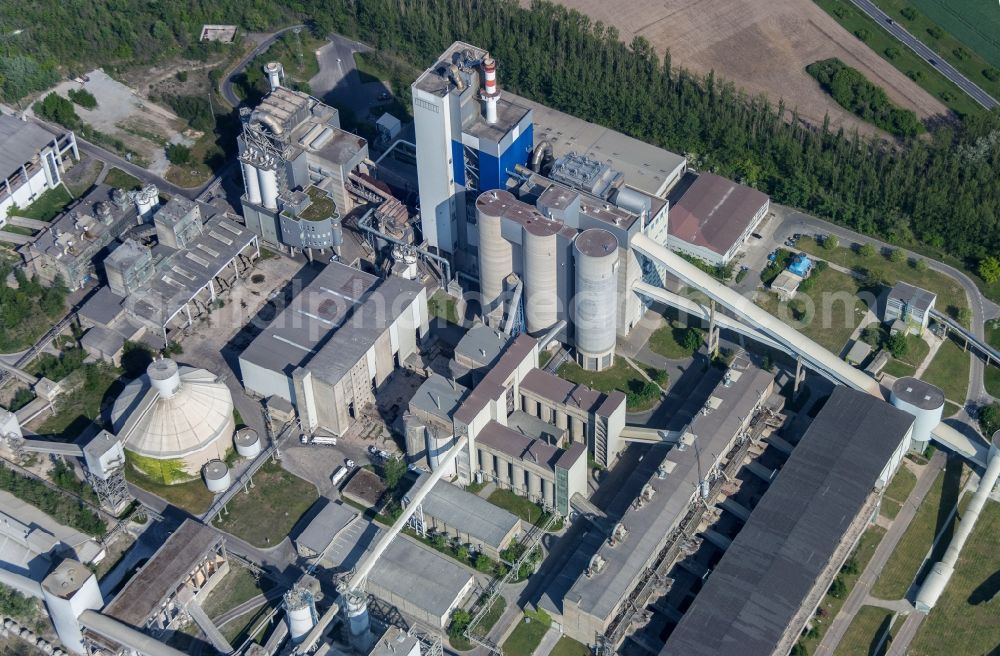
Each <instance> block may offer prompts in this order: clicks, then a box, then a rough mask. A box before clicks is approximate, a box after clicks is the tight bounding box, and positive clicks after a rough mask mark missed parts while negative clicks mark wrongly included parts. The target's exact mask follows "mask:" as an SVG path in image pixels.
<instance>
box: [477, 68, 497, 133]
mask: <svg viewBox="0 0 1000 656" xmlns="http://www.w3.org/2000/svg"><path fill="white" fill-rule="evenodd" d="M483 74H484V76H485V78H486V80H485V83H484V84H483V88H482V91H481V97H482V99H483V105H484V109H485V110H486V122H487V123H489V124H490V125H493V124H495V123H496V122H497V101H499V100H500V92H499V91H498V90H497V62H496V60H495V59H493V57H492V56H490V54H489V53H487V54H486V56H485V57H483Z"/></svg>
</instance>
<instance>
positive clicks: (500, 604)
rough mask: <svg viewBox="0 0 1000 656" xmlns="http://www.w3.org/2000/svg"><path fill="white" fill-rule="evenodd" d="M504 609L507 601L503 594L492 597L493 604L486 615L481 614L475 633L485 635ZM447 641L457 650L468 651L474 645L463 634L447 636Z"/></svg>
mask: <svg viewBox="0 0 1000 656" xmlns="http://www.w3.org/2000/svg"><path fill="white" fill-rule="evenodd" d="M506 609H507V602H506V601H505V600H504V598H503V596H498V597H497V598H496V599H494V600H493V605H492V606H490V609H489V611H487V613H486V615H484V616H483V619H482V621H481V622H480V623H479V624H478V625H477V626H476V635H477V636H485V635H486V634H487V633H489V632H490V629H492V628H493V625H494V624H496V623H497V620H499V619H500V616H502V615H503V612H504V611H505V610H506ZM448 642H449V643H450V644H451V646H452V647H454V648H455V649H457V650H458V651H469V650H470V649H472V648H473V647H474V646H475V645H473V644H472V641H470V640H469V639H468V638H466V637H465V636H464V635H462V636H454V637H449V638H448Z"/></svg>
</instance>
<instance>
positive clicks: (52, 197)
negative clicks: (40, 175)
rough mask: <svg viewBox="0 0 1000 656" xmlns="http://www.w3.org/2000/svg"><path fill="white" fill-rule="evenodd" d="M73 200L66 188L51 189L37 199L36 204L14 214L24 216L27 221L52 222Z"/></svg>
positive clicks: (60, 186) (20, 209)
mask: <svg viewBox="0 0 1000 656" xmlns="http://www.w3.org/2000/svg"><path fill="white" fill-rule="evenodd" d="M72 200H73V196H72V195H70V193H69V191H68V190H67V189H66V187H65V186H63V185H59V186H58V187H56V188H55V189H49V190H48V191H46V192H45V193H43V194H42V195H41V196H39V197H38V198H36V199H35V202H34V203H32V204H31V205H28V206H27V207H24V208H19V209H18V210H17V211H16V212H13V214H16V215H17V216H23V217H25V218H27V219H36V220H38V221H51V220H52V219H54V218H56V217H57V216H59V214H60V213H62V211H63V210H64V209H65V208H66V206H67V205H69V203H70V201H72Z"/></svg>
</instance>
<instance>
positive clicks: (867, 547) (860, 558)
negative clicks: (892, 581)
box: [799, 525, 885, 654]
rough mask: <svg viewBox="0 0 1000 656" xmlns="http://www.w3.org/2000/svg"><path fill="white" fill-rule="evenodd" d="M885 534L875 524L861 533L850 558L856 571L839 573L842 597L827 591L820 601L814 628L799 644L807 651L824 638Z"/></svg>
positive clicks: (849, 560)
mask: <svg viewBox="0 0 1000 656" xmlns="http://www.w3.org/2000/svg"><path fill="white" fill-rule="evenodd" d="M883 535H885V529H884V528H882V527H881V526H875V525H872V526H869V527H868V528H867V529H866V530H865V532H864V533H863V534H862V535H861V539H860V540H859V541H858V546H857V547H855V549H854V553H853V554H851V556H850V558H848V562H852V563H853V564H854V570H853V571H854V573H853V574H848V573H845V572H841V573H840V574H838V577H839V578H840V580H841V581H843V583H844V594H843V595H841V596H840V597H834V596H833V595H831V594H829V593H827V594H826V595H825V596H824V597H823V601H821V602H820V605H819V608H818V609H817V611H816V617H815V618H813V621H812V628H811V629H810V630H809V631H808V632H806V633H805V634H803V636H802V638H801V639H800V640H799V644H801V645H802V646H803V647H805V648H806V652H805V653H807V654H811V653H813V652H814V651H815V649H816V646H817V645H819V643H820V641H822V640H823V634H825V633H826V630H827V629H828V628H829V627H830V622H832V621H833V618H835V617H836V616H837V613H839V612H840V608H841V606H843V605H844V601H845V600H846V599H847V597H848V595H850V593H851V590H852V589H853V588H854V585H855V583H857V581H858V577H859V576H860V575H861V572H863V571H865V567H866V566H867V565H868V561H870V560H871V558H872V556H873V555H874V554H875V549H876V548H877V547H878V543H879V542H881V541H882V536H883Z"/></svg>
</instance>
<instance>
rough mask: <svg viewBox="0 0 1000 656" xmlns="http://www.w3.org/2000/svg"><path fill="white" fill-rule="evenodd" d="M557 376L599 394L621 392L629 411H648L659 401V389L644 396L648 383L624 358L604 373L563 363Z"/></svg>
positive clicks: (571, 363) (617, 359)
mask: <svg viewBox="0 0 1000 656" xmlns="http://www.w3.org/2000/svg"><path fill="white" fill-rule="evenodd" d="M558 374H559V377H560V378H565V379H566V380H568V381H570V382H572V383H577V384H580V385H586V386H587V387H590V388H593V389H595V390H599V391H601V392H613V391H615V390H617V391H619V392H623V393H624V394H625V396H626V406H627V408H628V409H629V410H630V411H643V410H649V409H650V408H652V407H653V406H654V405H656V404H657V403H658V402H659V401H660V391H659V389H658V388H657V389H656V390H655V394H646V393H645V386H646V384H647V383H648V382H649V381H647V380H646V379H645V378H643V377H642V375H640V374H639V372H638V371H636V370H635V369H633V368H632V367H631V365H629V363H627V362H625V360H624V358H620V357H619V358H615V363H614V364H613V365H612V366H610V367H609V368H607V369H605V370H604V371H587V370H585V369H583V368H582V367H581V366H580V365H578V364H576V363H575V362H565V363H563V364H562V365H561V366H560V367H559V371H558ZM654 387H655V385H654Z"/></svg>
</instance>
